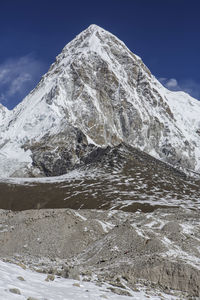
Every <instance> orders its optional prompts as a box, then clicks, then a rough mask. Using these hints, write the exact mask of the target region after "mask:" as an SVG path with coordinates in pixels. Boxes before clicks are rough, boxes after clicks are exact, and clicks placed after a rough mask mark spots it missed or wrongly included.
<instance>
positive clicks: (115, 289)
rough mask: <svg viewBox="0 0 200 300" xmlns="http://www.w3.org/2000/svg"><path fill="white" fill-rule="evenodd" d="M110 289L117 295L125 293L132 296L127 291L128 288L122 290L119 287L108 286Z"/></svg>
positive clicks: (124, 294)
mask: <svg viewBox="0 0 200 300" xmlns="http://www.w3.org/2000/svg"><path fill="white" fill-rule="evenodd" d="M108 289H109V290H111V292H113V293H114V294H117V295H123V296H131V294H130V293H129V292H128V291H127V290H124V289H123V290H122V289H118V288H112V287H108Z"/></svg>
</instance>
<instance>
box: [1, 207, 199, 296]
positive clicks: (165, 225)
mask: <svg viewBox="0 0 200 300" xmlns="http://www.w3.org/2000/svg"><path fill="white" fill-rule="evenodd" d="M0 220H1V224H0V257H1V259H2V260H4V261H8V262H14V263H16V264H18V265H19V266H21V267H22V268H25V267H28V268H31V269H34V270H37V271H38V272H41V273H47V274H51V276H52V277H51V276H50V277H51V278H52V279H54V278H55V277H56V276H60V277H64V278H71V279H77V280H80V278H81V279H82V280H83V281H91V282H95V283H96V284H98V285H102V284H104V283H107V284H109V285H110V288H111V290H112V291H113V292H115V293H116V294H123V295H127V296H128V295H129V296H131V295H132V294H131V291H134V292H137V291H139V289H140V288H141V287H142V286H143V287H145V289H146V291H147V295H148V293H149V295H151V294H152V293H154V294H155V293H157V295H159V293H161V294H160V295H163V294H162V293H163V292H165V293H166V294H170V295H174V296H176V299H198V297H200V212H199V210H190V209H184V208H165V209H164V208H159V209H156V210H154V211H153V212H151V213H143V212H142V211H140V210H138V211H136V212H134V213H131V212H123V211H119V210H107V211H102V210H72V209H44V210H27V211H22V212H12V211H6V210H1V211H0ZM50 277H49V278H50ZM138 287H140V288H139V289H138ZM156 291H157V292H156ZM149 297H150V296H149ZM160 298H162V297H160Z"/></svg>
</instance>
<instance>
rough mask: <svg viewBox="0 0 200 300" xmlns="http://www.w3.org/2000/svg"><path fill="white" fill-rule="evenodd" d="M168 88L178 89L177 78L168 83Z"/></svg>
mask: <svg viewBox="0 0 200 300" xmlns="http://www.w3.org/2000/svg"><path fill="white" fill-rule="evenodd" d="M166 86H167V87H168V88H169V89H170V88H177V87H178V82H177V80H176V79H175V78H171V79H169V80H168V81H167V83H166Z"/></svg>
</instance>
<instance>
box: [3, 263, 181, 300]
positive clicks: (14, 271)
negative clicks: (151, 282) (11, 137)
mask: <svg viewBox="0 0 200 300" xmlns="http://www.w3.org/2000/svg"><path fill="white" fill-rule="evenodd" d="M46 278H47V275H46V274H39V273H37V272H33V271H31V270H27V269H26V270H24V269H23V268H21V267H19V266H17V265H15V264H10V263H7V262H3V261H0V299H2V300H14V299H19V300H24V299H37V300H84V299H85V300H102V299H108V300H109V299H110V300H129V299H135V300H143V299H147V297H148V299H152V300H153V299H155V300H159V299H160V297H161V296H162V297H163V299H175V297H173V296H169V295H166V294H162V295H161V294H160V296H149V295H148V294H147V293H146V292H145V291H138V292H133V291H130V292H131V294H132V297H129V296H122V295H117V294H114V293H112V292H110V291H109V289H108V288H109V287H110V286H109V285H106V284H104V285H102V286H101V287H99V286H97V285H95V283H92V282H85V281H80V282H79V281H75V280H72V279H64V278H59V277H56V278H55V280H54V281H49V282H47V281H45V279H46ZM23 279H24V280H23ZM12 289H13V291H16V292H17V291H18V292H20V293H21V294H15V293H13V292H12ZM29 297H30V298H29ZM31 297H32V298H31Z"/></svg>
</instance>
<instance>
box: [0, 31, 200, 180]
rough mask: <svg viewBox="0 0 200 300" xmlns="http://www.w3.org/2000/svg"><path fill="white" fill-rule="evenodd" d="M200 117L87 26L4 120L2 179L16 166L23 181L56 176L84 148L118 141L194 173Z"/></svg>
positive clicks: (112, 40)
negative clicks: (79, 136)
mask: <svg viewBox="0 0 200 300" xmlns="http://www.w3.org/2000/svg"><path fill="white" fill-rule="evenodd" d="M199 114H200V103H199V102H198V101H197V100H195V99H193V98H191V97H190V96H189V95H187V94H185V93H182V92H170V91H168V90H166V89H165V88H164V87H163V86H162V85H161V84H160V83H159V82H158V81H157V80H156V79H155V77H154V76H153V75H152V74H151V72H150V71H149V70H148V68H147V67H146V66H145V65H144V64H143V62H142V60H141V59H140V58H139V57H138V56H136V55H134V54H133V53H132V52H131V51H130V50H129V49H128V48H127V47H126V46H125V45H124V43H123V42H121V41H120V40H119V39H117V38H116V37H115V36H114V35H112V34H111V33H109V32H107V31H105V30H104V29H102V28H100V27H98V26H96V25H91V26H90V27H89V28H87V29H86V30H85V31H83V32H82V33H81V34H79V35H78V36H77V37H76V38H75V39H74V40H73V41H72V42H70V43H69V44H67V45H66V46H65V48H64V49H63V51H62V52H61V54H60V55H58V57H57V58H56V61H55V63H54V64H53V65H52V66H51V67H50V69H49V71H48V72H47V74H45V75H44V76H43V77H42V79H41V81H40V83H39V84H38V86H37V87H36V88H35V89H34V90H33V91H32V92H31V93H30V94H29V95H28V96H27V97H26V98H25V99H24V100H23V101H22V102H21V103H20V104H19V105H18V106H17V107H16V108H15V109H14V111H13V113H12V116H8V117H7V118H6V120H4V126H3V128H2V130H1V137H0V167H1V168H0V169H1V170H3V174H4V176H12V175H13V176H18V174H19V170H22V168H23V170H25V169H26V171H23V172H25V173H26V174H28V176H34V174H37V175H47V176H52V175H60V174H63V173H64V172H67V171H68V170H69V169H71V168H73V167H74V166H75V165H76V164H77V163H78V162H79V160H80V153H82V152H84V151H86V152H87V149H86V148H87V147H89V149H90V148H94V147H95V146H96V147H98V148H99V147H100V148H104V147H107V146H111V147H113V146H116V145H118V144H120V143H121V142H124V143H127V144H129V145H131V146H133V147H136V148H138V149H140V150H142V151H145V152H146V153H149V154H150V155H153V156H154V157H156V158H158V159H161V160H163V161H165V162H167V163H170V164H172V165H173V166H175V167H180V168H183V169H191V170H193V171H196V172H199V171H200V150H199V149H200V139H199V134H198V130H199V126H200V124H199V121H198V118H199V117H198V116H199ZM76 130H77V132H79V134H80V135H82V136H83V137H84V138H83V140H82V142H80V143H79V142H78V140H77V134H76V133H75V132H76ZM5 141H6V144H5ZM91 145H92V146H91ZM77 149H79V150H80V151H79V150H77ZM77 151H78V152H79V154H77ZM47 164H49V166H47ZM60 164H61V165H62V167H61V166H60ZM50 165H51V166H50ZM8 166H9V167H8ZM23 172H22V173H23Z"/></svg>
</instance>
